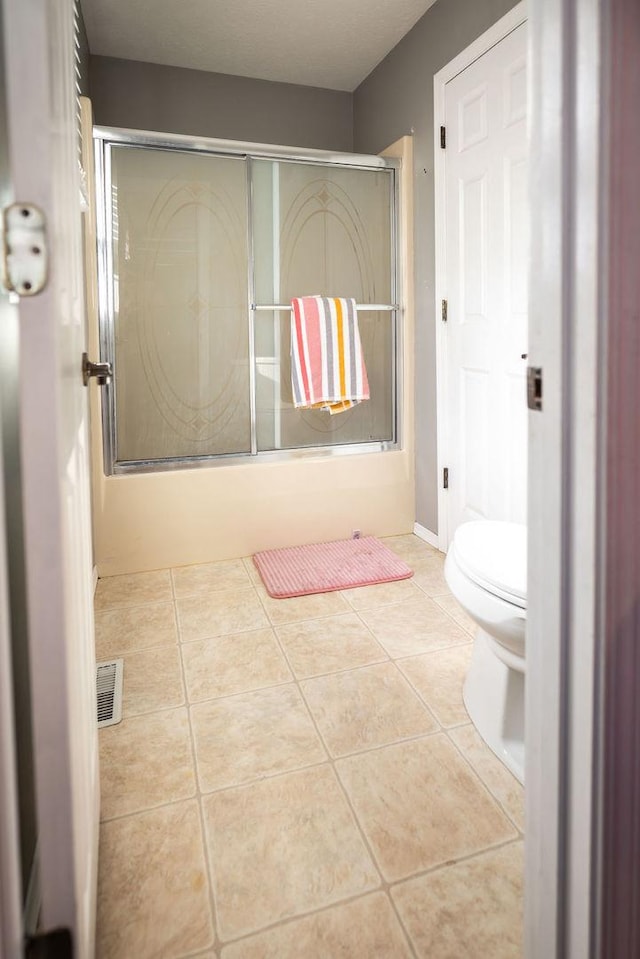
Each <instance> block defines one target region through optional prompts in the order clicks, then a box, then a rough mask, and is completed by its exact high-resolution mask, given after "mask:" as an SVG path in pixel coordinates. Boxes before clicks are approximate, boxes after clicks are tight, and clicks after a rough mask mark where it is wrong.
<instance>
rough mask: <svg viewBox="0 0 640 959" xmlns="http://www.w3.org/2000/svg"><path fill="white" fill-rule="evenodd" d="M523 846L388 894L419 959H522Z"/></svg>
mask: <svg viewBox="0 0 640 959" xmlns="http://www.w3.org/2000/svg"><path fill="white" fill-rule="evenodd" d="M522 853H523V849H522V843H519V842H517V843H510V844H509V845H508V846H505V847H503V848H502V849H496V850H493V851H491V852H487V853H484V854H483V855H480V856H476V857H474V858H473V859H469V860H467V861H466V862H461V863H454V864H453V865H450V866H445V867H444V868H443V869H438V870H436V871H435V872H433V873H431V874H430V875H428V876H420V877H419V878H417V879H410V880H409V881H408V882H404V883H402V884H401V885H399V886H394V887H393V889H392V890H391V895H392V898H393V899H394V901H395V903H396V905H397V907H398V910H399V912H400V915H401V917H402V920H403V922H404V924H405V926H406V927H407V929H408V931H409V934H410V936H411V938H412V940H413V942H414V945H415V947H416V951H417V953H418V956H419V957H420V959H451V957H454V956H455V957H458V956H460V957H462V956H469V957H472V956H473V957H476V956H477V957H481V956H482V957H484V956H487V957H488V956H490V957H491V959H520V957H521V956H522V954H523V952H522V896H523V891H522V886H523V884H522Z"/></svg>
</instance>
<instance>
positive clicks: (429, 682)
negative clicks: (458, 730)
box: [398, 637, 473, 726]
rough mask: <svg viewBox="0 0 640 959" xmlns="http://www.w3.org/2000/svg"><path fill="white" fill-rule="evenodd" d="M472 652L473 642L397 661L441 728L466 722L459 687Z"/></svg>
mask: <svg viewBox="0 0 640 959" xmlns="http://www.w3.org/2000/svg"><path fill="white" fill-rule="evenodd" d="M468 638H469V637H467V639H468ZM472 651H473V643H466V644H465V645H464V646H451V647H450V648H449V649H439V650H437V651H436V652H434V653H425V654H424V655H423V656H415V657H411V658H410V659H401V660H398V666H399V667H400V669H401V670H402V672H403V673H404V674H405V676H406V677H407V679H408V680H409V682H410V683H412V684H413V685H414V686H415V688H416V689H417V690H418V692H419V693H420V695H421V696H422V698H423V699H424V701H425V702H426V703H427V705H428V706H429V707H430V708H431V709H432V710H433V712H434V714H435V716H436V719H437V720H438V722H439V723H440V724H441V725H442V726H459V725H461V724H462V723H468V722H469V714H468V713H467V710H466V709H465V705H464V703H463V701H462V687H463V685H464V681H465V678H466V675H467V670H468V668H469V663H470V662H471V653H472Z"/></svg>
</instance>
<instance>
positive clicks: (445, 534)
mask: <svg viewBox="0 0 640 959" xmlns="http://www.w3.org/2000/svg"><path fill="white" fill-rule="evenodd" d="M526 20H527V0H521V2H520V3H518V4H517V5H516V6H515V7H514V8H513V9H512V10H510V11H509V12H508V13H507V14H505V15H504V17H502V18H501V19H500V20H498V22H497V23H494V25H493V26H492V27H490V28H489V30H487V31H486V32H485V33H483V34H482V36H480V37H478V39H477V40H474V42H473V43H472V44H471V45H470V46H468V47H467V48H466V49H465V50H463V51H462V53H459V54H458V56H457V57H455V58H454V59H453V60H451V62H450V63H448V64H447V65H446V67H443V68H442V70H439V71H438V73H436V75H435V76H434V78H433V94H434V108H433V124H434V126H433V143H434V168H433V170H434V185H435V258H436V262H435V270H436V272H435V303H436V309H435V317H436V441H437V463H438V548H439V549H441V550H443V551H446V549H447V545H448V543H449V528H448V526H449V518H448V515H447V513H448V511H447V493H446V490H445V489H444V488H443V485H442V475H443V473H442V471H443V469H444V467H445V466H447V464H448V460H449V424H448V409H447V386H448V384H447V361H448V356H447V337H446V336H444V331H443V329H442V327H443V326H444V324H443V322H442V319H441V309H442V301H443V300H446V299H447V262H446V251H447V246H446V244H447V213H446V193H445V174H446V150H443V149H442V148H441V147H440V127H442V126H446V123H445V115H446V114H445V94H446V85H447V83H449V81H451V80H453V79H454V77H457V76H458V74H459V73H462V71H463V70H466V68H467V67H469V66H471V64H472V63H474V62H475V61H476V60H478V59H480V57H481V56H483V55H484V54H485V53H487V52H488V51H489V50H490V49H491V48H492V47H495V45H496V44H497V43H499V42H500V41H501V40H503V39H504V38H505V37H506V36H508V34H510V33H513V31H514V30H515V29H516V28H517V27H519V26H520V25H521V24H522V23H525V22H526Z"/></svg>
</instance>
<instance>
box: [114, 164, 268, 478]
mask: <svg viewBox="0 0 640 959" xmlns="http://www.w3.org/2000/svg"><path fill="white" fill-rule="evenodd" d="M113 153H114V157H113V160H114V162H113V169H114V185H115V186H116V187H117V192H116V193H115V201H116V202H117V206H114V215H113V219H114V221H115V220H116V217H117V222H118V234H117V235H116V236H114V294H115V296H114V304H115V351H116V356H115V379H116V383H115V388H116V397H117V410H118V417H117V455H118V459H119V460H120V461H127V460H145V459H158V458H170V457H181V456H199V455H211V454H216V453H238V452H248V451H249V450H250V432H251V431H250V413H249V403H248V391H249V361H248V352H249V351H248V329H247V306H246V290H247V286H246V275H247V232H246V173H245V167H244V163H243V162H242V161H237V160H234V159H228V158H218V157H206V158H203V157H197V156H191V155H189V154H175V153H168V152H161V151H151V150H130V149H126V148H124V149H116V150H114V151H113Z"/></svg>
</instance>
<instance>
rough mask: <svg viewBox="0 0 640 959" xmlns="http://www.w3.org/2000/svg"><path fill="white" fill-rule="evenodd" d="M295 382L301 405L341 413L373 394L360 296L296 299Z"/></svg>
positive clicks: (297, 403)
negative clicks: (363, 339) (357, 298)
mask: <svg viewBox="0 0 640 959" xmlns="http://www.w3.org/2000/svg"><path fill="white" fill-rule="evenodd" d="M291 385H292V389H293V404H294V406H295V407H296V409H307V410H314V409H322V410H329V412H330V413H331V414H333V413H342V412H343V410H348V409H350V408H351V407H352V406H355V405H356V403H361V402H362V400H368V399H369V381H368V379H367V371H366V369H365V365H364V359H363V357H362V346H361V344H360V332H359V330H358V314H357V313H356V301H355V300H353V299H340V298H339V297H330V296H301V297H296V299H294V300H292V301H291Z"/></svg>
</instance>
